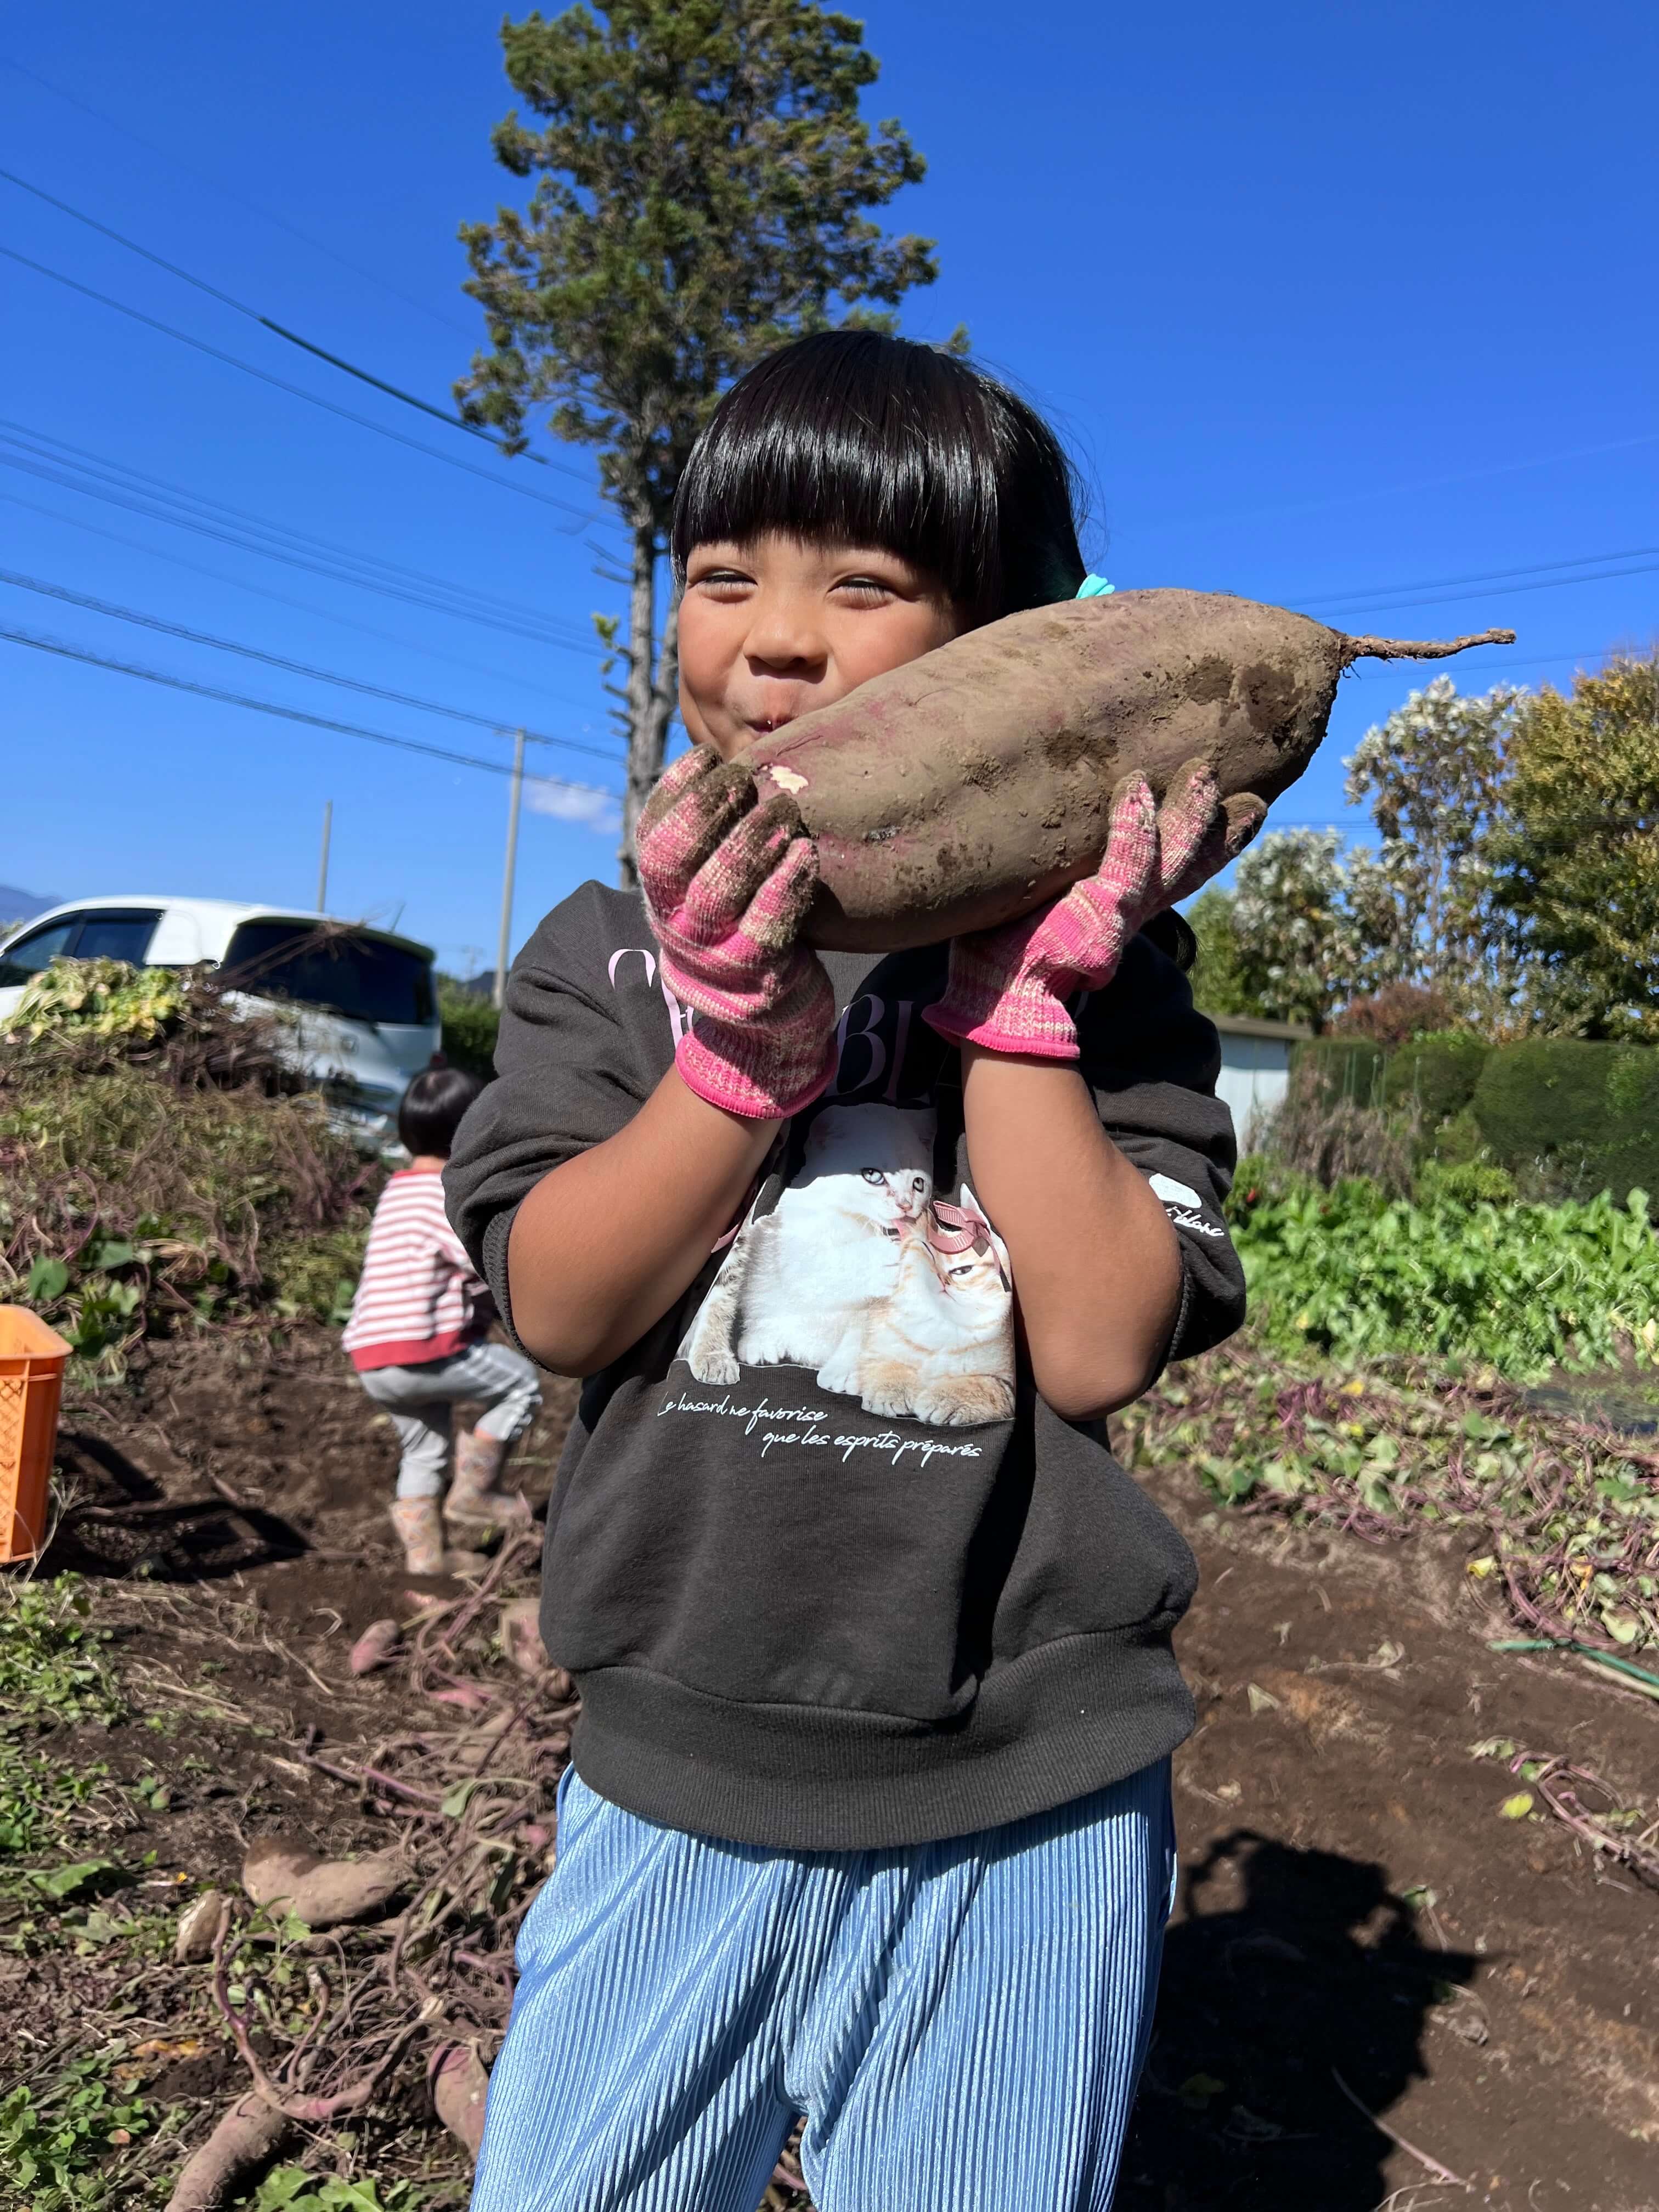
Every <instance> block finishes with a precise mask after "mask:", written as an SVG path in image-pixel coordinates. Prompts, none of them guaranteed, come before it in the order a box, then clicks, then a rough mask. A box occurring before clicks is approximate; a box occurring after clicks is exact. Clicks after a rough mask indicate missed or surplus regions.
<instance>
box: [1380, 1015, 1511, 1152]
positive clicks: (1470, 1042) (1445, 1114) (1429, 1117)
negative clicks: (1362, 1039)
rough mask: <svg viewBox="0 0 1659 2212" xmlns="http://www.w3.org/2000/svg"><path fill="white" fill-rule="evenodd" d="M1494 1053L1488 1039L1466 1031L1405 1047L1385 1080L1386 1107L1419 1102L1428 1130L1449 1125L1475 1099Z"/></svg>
mask: <svg viewBox="0 0 1659 2212" xmlns="http://www.w3.org/2000/svg"><path fill="white" fill-rule="evenodd" d="M1491 1054H1492V1047H1491V1046H1490V1045H1489V1044H1488V1043H1487V1042H1486V1040H1485V1039H1484V1038H1483V1037H1478V1036H1471V1035H1470V1034H1469V1032H1468V1030H1440V1031H1437V1033H1435V1034H1433V1035H1431V1036H1423V1037H1419V1038H1417V1039H1416V1041H1415V1042H1413V1043H1411V1044H1402V1045H1401V1047H1400V1048H1399V1049H1398V1051H1396V1052H1395V1054H1394V1055H1393V1057H1392V1058H1391V1059H1390V1060H1389V1064H1388V1068H1387V1071H1386V1073H1384V1076H1383V1102H1384V1103H1385V1104H1387V1105H1389V1106H1407V1105H1410V1104H1412V1103H1415V1104H1416V1105H1417V1107H1418V1109H1419V1112H1420V1113H1421V1115H1422V1118H1423V1125H1424V1127H1425V1128H1433V1127H1435V1126H1436V1125H1437V1123H1439V1122H1441V1121H1450V1119H1451V1117H1452V1115H1454V1114H1461V1113H1462V1110H1463V1109H1464V1107H1466V1106H1467V1105H1468V1103H1469V1101H1470V1100H1471V1099H1472V1098H1473V1097H1474V1086H1475V1085H1476V1084H1477V1083H1478V1082H1479V1081H1480V1071H1481V1069H1482V1067H1484V1066H1485V1065H1486V1061H1487V1060H1488V1059H1489V1058H1490V1056H1491Z"/></svg>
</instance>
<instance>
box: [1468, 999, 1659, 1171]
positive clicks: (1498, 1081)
mask: <svg viewBox="0 0 1659 2212" xmlns="http://www.w3.org/2000/svg"><path fill="white" fill-rule="evenodd" d="M1473 1103H1474V1113H1475V1118H1476V1120H1477V1121H1479V1123H1480V1132H1481V1134H1482V1135H1483V1136H1484V1137H1485V1139H1486V1142H1487V1143H1488V1144H1489V1145H1490V1146H1491V1147H1492V1152H1493V1153H1494V1154H1495V1156H1496V1157H1497V1158H1498V1160H1499V1161H1500V1162H1501V1163H1502V1164H1503V1165H1504V1166H1505V1167H1507V1168H1509V1169H1510V1170H1511V1172H1512V1173H1515V1174H1516V1175H1517V1176H1520V1177H1522V1179H1523V1180H1526V1181H1531V1182H1534V1183H1538V1184H1541V1186H1542V1187H1544V1188H1553V1189H1557V1190H1559V1191H1560V1192H1562V1193H1563V1194H1567V1195H1571V1196H1573V1197H1579V1198H1583V1197H1588V1196H1589V1195H1591V1194H1593V1193H1595V1192H1596V1191H1601V1190H1607V1191H1611V1192H1612V1194H1613V1197H1614V1199H1615V1200H1619V1201H1620V1203H1622V1202H1623V1201H1624V1200H1625V1198H1626V1195H1627V1194H1628V1193H1629V1192H1630V1191H1631V1190H1632V1189H1641V1190H1659V1052H1654V1051H1652V1050H1651V1049H1650V1048H1646V1047H1644V1046H1641V1045H1623V1044H1591V1043H1585V1042H1581V1041H1579V1040H1578V1039H1577V1038H1567V1037H1537V1038H1530V1039H1528V1040H1527V1041H1526V1042H1523V1043H1521V1044H1515V1045H1510V1046H1507V1047H1505V1048H1504V1049H1503V1050H1501V1051H1498V1052H1493V1053H1492V1054H1489V1055H1488V1056H1487V1059H1486V1064H1485V1066H1483V1067H1482V1069H1481V1071H1480V1080H1479V1081H1478V1082H1477V1084H1476V1085H1475V1088H1474V1102H1473Z"/></svg>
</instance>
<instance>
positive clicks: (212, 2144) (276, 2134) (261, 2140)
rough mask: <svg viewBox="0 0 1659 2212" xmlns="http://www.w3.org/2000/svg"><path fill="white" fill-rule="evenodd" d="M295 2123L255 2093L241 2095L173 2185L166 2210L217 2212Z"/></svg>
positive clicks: (266, 2159) (222, 2116) (262, 2164)
mask: <svg viewBox="0 0 1659 2212" xmlns="http://www.w3.org/2000/svg"><path fill="white" fill-rule="evenodd" d="M293 2124H294V2123H293V2122H292V2121H291V2120H290V2119H289V2118H288V2116H287V2115H286V2113H283V2112H276V2111H274V2110H273V2109H272V2107H271V2106H269V2105H268V2104H266V2102H265V2100H264V2098H263V2097H262V2096H260V2095H259V2094H258V2092H257V2091H255V2090H249V2092H248V2093H247V2094H246V2096H245V2097H239V2098H238V2099H237V2100H236V2102H235V2103H234V2105H233V2106H231V2107H230V2110H229V2111H228V2112H225V2113H222V2115H221V2116H220V2119H219V2123H218V2125H217V2126H216V2128H215V2129H214V2130H213V2133H212V2134H211V2135H210V2136H209V2137H208V2139H207V2141H206V2142H204V2144H203V2145H202V2147H201V2148H200V2149H199V2150H198V2151H197V2152H196V2153H195V2154H194V2155H193V2156H192V2157H191V2159H190V2160H189V2161H188V2162H187V2164H186V2165H185V2170H184V2172H182V2173H181V2174H180V2175H179V2179H178V2180H177V2181H176V2182H175V2183H174V2184H173V2194H172V2196H171V2197H168V2199H167V2212H216V2207H218V2206H219V2205H222V2204H223V2203H225V2202H226V2201H227V2199H228V2197H231V2196H232V2195H234V2193H235V2191H236V2190H237V2189H238V2187H239V2186H240V2185H241V2184H242V2183H244V2182H246V2180H247V2179H249V2178H250V2177H251V2176H252V2173H253V2172H254V2169H255V2168H256V2167H258V2166H264V2164H265V2163H266V2162H267V2161H268V2160H270V2159H272V2158H274V2157H275V2156H276V2153H277V2151H278V2150H280V2149H281V2148H282V2146H283V2142H284V2140H285V2139H286V2137H287V2136H288V2133H289V2130H290V2129H291V2128H292V2126H293Z"/></svg>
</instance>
